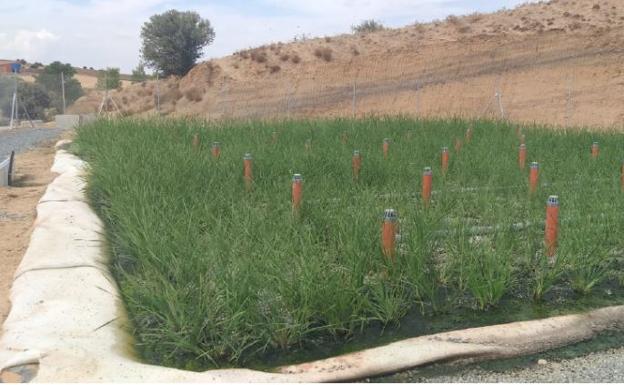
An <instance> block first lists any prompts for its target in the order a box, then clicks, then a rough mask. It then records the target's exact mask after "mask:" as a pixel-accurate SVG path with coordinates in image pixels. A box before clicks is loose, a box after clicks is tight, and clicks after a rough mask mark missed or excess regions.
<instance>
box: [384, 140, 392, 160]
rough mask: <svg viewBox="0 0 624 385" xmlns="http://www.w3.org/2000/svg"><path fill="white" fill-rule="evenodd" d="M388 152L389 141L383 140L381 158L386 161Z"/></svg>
mask: <svg viewBox="0 0 624 385" xmlns="http://www.w3.org/2000/svg"><path fill="white" fill-rule="evenodd" d="M389 150H390V139H388V138H386V139H384V140H383V157H384V159H388V151H389Z"/></svg>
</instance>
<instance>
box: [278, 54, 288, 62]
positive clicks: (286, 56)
mask: <svg viewBox="0 0 624 385" xmlns="http://www.w3.org/2000/svg"><path fill="white" fill-rule="evenodd" d="M288 59H290V55H288V54H287V53H285V54H283V55H281V56H280V60H281V61H288Z"/></svg>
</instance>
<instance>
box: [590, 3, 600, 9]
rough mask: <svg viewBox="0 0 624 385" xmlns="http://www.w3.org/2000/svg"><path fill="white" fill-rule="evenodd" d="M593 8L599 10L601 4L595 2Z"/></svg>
mask: <svg viewBox="0 0 624 385" xmlns="http://www.w3.org/2000/svg"><path fill="white" fill-rule="evenodd" d="M592 9H593V10H594V11H598V10H600V4H594V6H593V7H592Z"/></svg>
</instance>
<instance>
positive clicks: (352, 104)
mask: <svg viewBox="0 0 624 385" xmlns="http://www.w3.org/2000/svg"><path fill="white" fill-rule="evenodd" d="M355 93H356V85H355V80H353V100H352V101H351V115H352V116H353V119H355V101H356V98H355Z"/></svg>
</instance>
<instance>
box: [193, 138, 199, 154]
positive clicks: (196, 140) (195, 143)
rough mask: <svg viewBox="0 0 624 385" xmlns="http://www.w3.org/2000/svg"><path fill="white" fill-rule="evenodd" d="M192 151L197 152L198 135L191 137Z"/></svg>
mask: <svg viewBox="0 0 624 385" xmlns="http://www.w3.org/2000/svg"><path fill="white" fill-rule="evenodd" d="M193 150H199V134H195V135H193Z"/></svg>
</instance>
